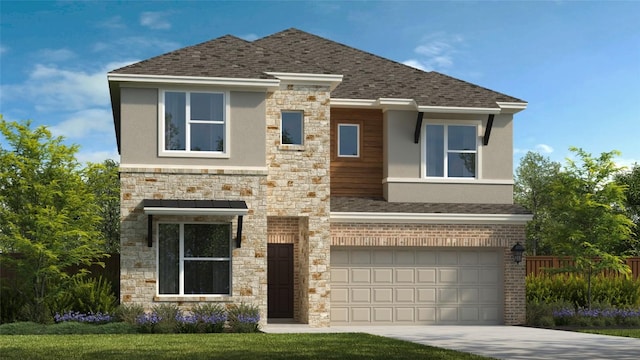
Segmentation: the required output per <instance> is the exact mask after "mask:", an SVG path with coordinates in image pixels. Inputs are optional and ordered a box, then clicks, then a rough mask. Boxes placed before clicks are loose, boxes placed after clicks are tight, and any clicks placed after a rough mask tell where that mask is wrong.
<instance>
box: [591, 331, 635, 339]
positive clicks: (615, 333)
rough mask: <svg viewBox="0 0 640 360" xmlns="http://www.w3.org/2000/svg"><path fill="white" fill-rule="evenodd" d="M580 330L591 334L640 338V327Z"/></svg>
mask: <svg viewBox="0 0 640 360" xmlns="http://www.w3.org/2000/svg"><path fill="white" fill-rule="evenodd" d="M579 331H580V332H585V333H591V334H600V335H612V336H624V337H630V338H637V339H640V329H597V330H594V329H585V330H579Z"/></svg>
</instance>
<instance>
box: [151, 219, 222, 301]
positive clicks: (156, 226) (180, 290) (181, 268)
mask: <svg viewBox="0 0 640 360" xmlns="http://www.w3.org/2000/svg"><path fill="white" fill-rule="evenodd" d="M161 224H178V225H179V226H180V230H179V233H180V240H179V247H180V250H179V251H180V254H179V264H178V268H179V269H178V281H179V284H178V294H161V293H160V225H161ZM193 224H196V225H228V226H229V241H228V244H229V257H228V258H221V257H215V258H209V257H206V258H189V260H191V261H194V260H207V261H229V293H228V294H185V293H184V261H185V260H184V259H185V258H184V226H185V225H193ZM154 231H155V234H156V241H157V244H158V246H156V250H155V253H156V297H157V298H158V299H159V300H162V299H163V298H172V297H173V298H175V297H179V298H187V297H198V298H203V297H206V298H223V297H230V296H231V295H232V294H233V246H232V241H231V240H232V237H233V223H232V222H225V221H218V222H216V221H209V222H196V221H157V222H156V223H155V224H154ZM189 260H188V261H189Z"/></svg>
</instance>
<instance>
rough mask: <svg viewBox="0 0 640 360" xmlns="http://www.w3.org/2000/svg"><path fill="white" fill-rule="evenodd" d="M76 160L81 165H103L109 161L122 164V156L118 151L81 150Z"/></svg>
mask: <svg viewBox="0 0 640 360" xmlns="http://www.w3.org/2000/svg"><path fill="white" fill-rule="evenodd" d="M76 159H77V160H78V162H80V163H81V164H83V163H87V162H92V163H101V162H103V161H105V160H107V159H113V160H115V161H117V162H120V155H119V154H118V152H117V151H82V149H80V151H78V153H77V154H76Z"/></svg>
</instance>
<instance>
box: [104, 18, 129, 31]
mask: <svg viewBox="0 0 640 360" xmlns="http://www.w3.org/2000/svg"><path fill="white" fill-rule="evenodd" d="M97 26H98V27H102V28H107V29H124V28H126V27H127V26H126V25H125V24H124V22H123V21H122V16H113V17H110V18H108V19H105V20H104V21H101V22H99V23H98V24H97Z"/></svg>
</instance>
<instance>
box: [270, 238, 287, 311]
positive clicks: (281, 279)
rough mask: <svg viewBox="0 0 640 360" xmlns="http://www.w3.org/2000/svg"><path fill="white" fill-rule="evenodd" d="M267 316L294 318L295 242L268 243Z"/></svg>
mask: <svg viewBox="0 0 640 360" xmlns="http://www.w3.org/2000/svg"><path fill="white" fill-rule="evenodd" d="M267 286H268V287H267V317H269V318H293V244H267Z"/></svg>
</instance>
